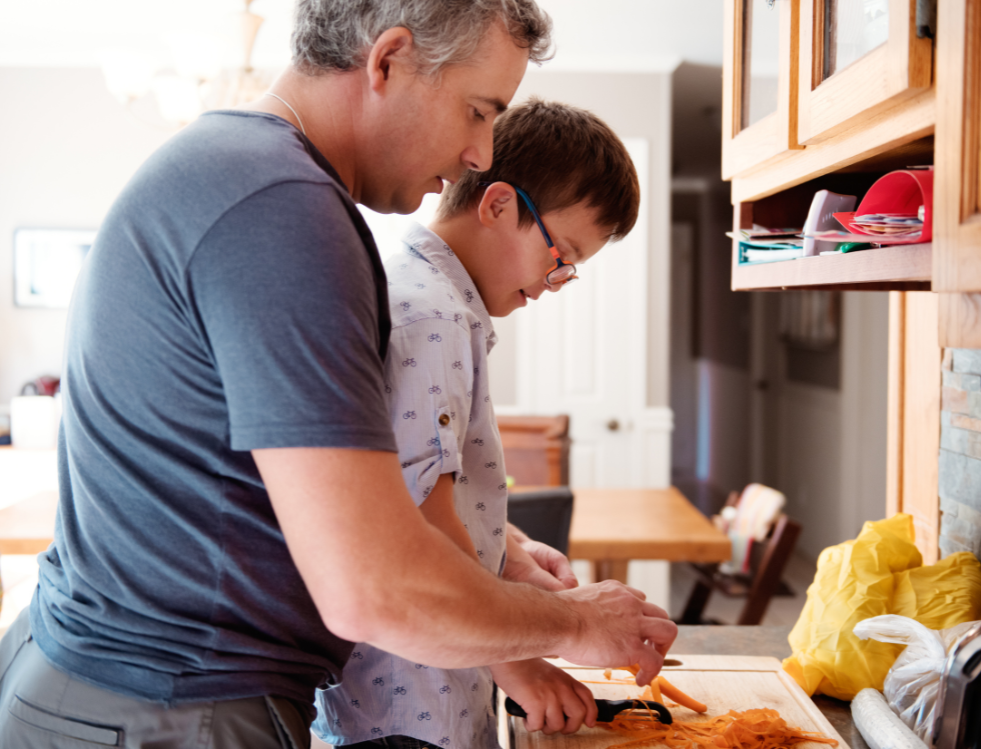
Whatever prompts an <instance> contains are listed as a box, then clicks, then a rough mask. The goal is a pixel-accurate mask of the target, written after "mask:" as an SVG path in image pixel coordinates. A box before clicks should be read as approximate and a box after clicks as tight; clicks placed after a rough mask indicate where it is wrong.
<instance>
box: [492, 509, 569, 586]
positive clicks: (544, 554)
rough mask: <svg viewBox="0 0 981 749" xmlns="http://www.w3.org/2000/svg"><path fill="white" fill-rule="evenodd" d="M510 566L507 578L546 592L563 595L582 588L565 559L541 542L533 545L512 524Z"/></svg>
mask: <svg viewBox="0 0 981 749" xmlns="http://www.w3.org/2000/svg"><path fill="white" fill-rule="evenodd" d="M507 544H508V546H507V549H508V555H507V563H506V564H505V566H504V573H503V577H504V579H505V580H510V581H512V582H519V583H528V584H530V585H534V586H535V587H536V588H542V589H543V590H551V591H555V592H557V591H560V590H567V589H569V588H575V587H576V586H578V585H579V581H578V580H577V579H576V576H575V574H574V573H573V572H572V566H571V565H570V564H569V560H568V559H566V557H565V555H564V554H563V553H562V552H560V551H558V550H557V549H553V548H552V547H551V546H547V545H545V544H543V543H540V542H538V541H532V540H531V539H530V538H528V536H527V535H526V534H525V533H524V532H523V531H521V530H520V529H519V528H517V527H515V526H513V525H511V524H510V523H508V533H507Z"/></svg>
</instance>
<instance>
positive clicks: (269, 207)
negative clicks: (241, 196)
mask: <svg viewBox="0 0 981 749" xmlns="http://www.w3.org/2000/svg"><path fill="white" fill-rule="evenodd" d="M336 190H337V188H336V187H334V186H332V185H329V184H316V183H306V182H291V183H284V184H280V185H276V186H274V187H270V188H267V189H266V190H263V191H262V192H259V193H257V194H255V195H253V196H251V197H250V198H248V199H247V200H245V201H243V202H242V203H240V204H238V205H237V206H236V207H235V208H233V209H232V210H231V211H229V212H228V213H227V214H226V215H225V216H224V217H223V218H222V219H221V220H220V221H219V222H217V223H216V225H215V226H214V227H213V228H212V229H211V230H210V231H209V233H208V234H207V236H206V237H205V238H204V239H203V240H202V242H201V244H200V246H199V247H198V248H197V250H196V251H195V254H194V256H193V257H192V259H191V261H190V262H189V263H188V266H187V270H186V274H185V281H186V283H187V298H188V300H189V302H188V304H189V307H190V309H189V310H188V314H189V315H190V316H191V317H192V319H193V324H196V325H197V327H198V329H199V331H200V334H201V335H202V336H203V337H204V338H205V348H206V350H209V351H210V352H211V355H212V356H213V359H214V365H215V367H216V368H217V370H218V373H219V377H220V380H221V384H222V387H223V389H224V397H225V399H226V402H227V404H228V413H229V425H228V429H229V438H230V442H231V447H232V449H234V450H252V449H256V448H264V447H351V448H360V449H371V450H386V451H394V450H395V442H394V438H393V436H392V430H391V426H390V423H389V417H388V409H387V405H386V400H385V390H384V380H383V362H382V358H381V357H382V354H381V350H382V347H381V332H380V329H379V293H380V294H381V299H382V300H384V299H385V298H386V297H385V292H384V284H385V280H384V277H383V276H382V277H381V278H380V279H379V278H377V277H376V271H375V270H374V269H373V264H372V262H371V257H370V255H369V249H368V248H367V247H366V246H365V244H364V242H363V241H362V239H361V237H360V236H359V234H358V231H357V229H356V228H355V225H354V219H353V218H352V216H351V215H350V213H349V210H350V211H355V210H356V209H355V208H353V207H350V206H348V205H346V203H345V201H344V200H342V198H341V197H340V196H339V195H338V193H337V192H336ZM370 251H371V252H374V248H372V249H371V250H370ZM379 272H380V271H379ZM379 288H381V289H382V291H381V292H379ZM386 313H387V311H386ZM386 328H387V326H386Z"/></svg>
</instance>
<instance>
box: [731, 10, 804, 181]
mask: <svg viewBox="0 0 981 749" xmlns="http://www.w3.org/2000/svg"><path fill="white" fill-rule="evenodd" d="M799 8H800V4H799V0H732V1H731V2H728V3H726V9H725V31H724V34H725V35H724V51H723V61H724V63H723V76H724V80H725V85H724V86H723V98H722V178H723V179H730V178H731V177H732V176H733V175H736V174H739V173H741V172H744V171H746V170H748V169H753V168H755V167H758V166H760V165H761V164H765V163H766V162H768V161H769V160H771V159H772V158H773V157H775V156H779V155H781V154H784V153H787V152H788V151H792V150H795V149H797V148H798V145H797V64H798V49H797V47H798V38H799V30H798V26H799V18H800V14H799ZM774 51H775V52H776V54H774Z"/></svg>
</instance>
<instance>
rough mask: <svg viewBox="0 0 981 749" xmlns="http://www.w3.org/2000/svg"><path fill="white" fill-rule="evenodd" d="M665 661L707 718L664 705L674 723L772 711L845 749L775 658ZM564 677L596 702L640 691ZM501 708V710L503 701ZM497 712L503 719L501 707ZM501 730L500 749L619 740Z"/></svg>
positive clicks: (518, 727) (566, 747) (551, 748)
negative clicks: (578, 684)
mask: <svg viewBox="0 0 981 749" xmlns="http://www.w3.org/2000/svg"><path fill="white" fill-rule="evenodd" d="M671 657H672V658H674V659H677V660H679V661H681V664H682V665H679V666H674V667H668V668H666V669H665V671H664V674H665V676H666V677H667V678H668V679H669V680H670V681H671V683H672V684H674V685H675V686H676V687H678V688H679V689H681V690H682V691H684V692H686V693H688V694H689V695H691V696H692V697H694V698H695V699H698V700H701V701H702V702H704V703H705V704H707V705H708V706H709V710H708V712H707V713H705V714H704V715H699V714H698V713H694V712H692V711H691V710H689V709H687V708H683V707H680V706H675V705H674V704H673V703H671V702H670V701H668V703H667V704H668V707H669V708H670V710H671V714H672V715H673V716H674V718H675V720H684V721H697V720H706V719H708V718H711V717H715V716H717V715H724V714H726V713H727V712H729V710H751V709H754V708H772V709H775V710H777V712H779V713H780V715H781V717H783V718H784V719H785V720H786V721H787V722H788V723H789V724H791V725H794V726H797V727H799V728H802V729H804V730H808V731H820V732H821V733H823V734H825V735H826V736H830V737H831V738H834V739H837V740H838V742H839V744H838V746H839V749H848V745H847V744H846V743H845V742H844V740H843V739H842V738H841V736H840V735H839V734H838V733H837V732H836V731H835V729H834V728H833V727H832V726H831V724H830V723H829V722H828V720H827V719H826V718H825V717H824V716H823V715H822V714H821V711H820V710H818V708H817V707H816V706H815V704H814V702H813V701H812V700H811V699H810V698H809V697H808V696H807V695H806V694H804V692H803V691H802V690H801V688H800V687H799V686H797V684H796V682H794V680H793V679H791V678H790V676H788V675H787V674H786V673H785V672H784V671H783V670H782V669H781V668H780V662H779V661H778V660H777V659H776V658H767V657H753V656H699V655H684V654H681V655H674V654H672V656H671ZM570 673H572V674H573V675H574V676H575V677H576V678H577V679H579V680H580V681H583V682H585V683H586V686H587V687H589V689H590V691H592V693H593V694H594V695H595V696H596V697H597V698H603V699H634V698H637V697H639V696H640V693H641V691H642V690H641V689H640V687H638V686H636V685H635V684H633V683H632V682H630V683H616V682H617V681H618V680H619V679H620V677H623V680H624V681H626V680H627V679H628V678H630V673H629V672H627V671H614V672H613V679H614V681H612V682H610V681H607V680H606V679H605V678H604V676H603V671H602V670H601V669H581V668H574V669H570ZM593 682H600V683H593ZM501 704H502V706H503V697H502V703H501ZM501 712H502V713H503V707H502V708H501ZM502 727H505V728H506V729H507V730H505V731H504V733H503V734H502V736H501V742H502V745H503V746H505V748H506V749H606V748H607V747H612V746H615V745H616V744H619V743H623V741H624V740H625V739H624V738H623V737H622V736H619V735H617V734H614V733H611V732H610V731H608V730H606V729H604V728H602V727H596V728H583V729H581V730H580V731H578V732H577V733H575V734H572V735H570V736H563V735H560V734H557V735H553V736H545V735H544V734H542V733H540V732H538V733H529V732H528V731H526V730H525V728H524V721H522V720H520V719H517V720H515V719H510V720H509V721H507V722H506V724H505V721H502ZM651 746H652V747H654V746H658V745H657V744H651ZM798 746H799V747H801V749H812V748H817V747H824V745H822V744H817V743H814V742H805V743H802V744H799V745H798Z"/></svg>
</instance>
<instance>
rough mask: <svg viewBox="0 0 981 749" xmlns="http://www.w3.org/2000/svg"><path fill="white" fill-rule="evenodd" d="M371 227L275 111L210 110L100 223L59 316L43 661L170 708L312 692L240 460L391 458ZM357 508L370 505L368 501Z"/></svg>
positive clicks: (40, 633) (291, 606)
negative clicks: (280, 452)
mask: <svg viewBox="0 0 981 749" xmlns="http://www.w3.org/2000/svg"><path fill="white" fill-rule="evenodd" d="M389 329H390V322H389V315H388V300H387V294H386V286H385V276H384V270H383V268H382V265H381V261H380V259H379V257H378V252H377V249H376V247H375V244H374V241H373V240H372V238H371V233H370V231H369V230H368V227H367V225H366V224H365V223H364V221H363V220H362V218H361V216H360V214H359V213H358V210H357V208H356V207H355V205H354V203H353V201H352V200H351V198H350V196H349V195H348V193H347V192H346V190H345V188H344V186H343V184H342V183H341V181H340V179H339V178H338V176H337V175H336V173H335V172H334V170H333V169H332V167H331V166H330V164H328V163H327V161H326V160H325V159H324V157H323V156H322V155H321V154H320V153H319V152H318V151H317V150H316V148H315V147H314V146H313V145H312V144H311V143H310V142H309V141H308V140H307V139H306V138H304V137H303V136H302V135H301V134H300V133H299V132H298V131H296V130H295V129H294V128H293V127H292V126H291V125H290V124H289V123H287V122H286V121H284V120H281V119H279V118H278V117H274V116H272V115H265V114H259V113H247V112H213V113H209V114H206V115H204V116H203V117H201V118H200V119H199V120H198V121H197V122H196V123H195V124H193V125H191V126H189V127H188V128H186V129H185V130H184V131H183V132H182V133H180V134H179V135H178V136H176V137H175V138H173V139H172V140H171V141H170V142H169V143H167V144H166V145H165V146H163V147H162V148H161V149H160V150H159V151H157V152H156V153H155V154H154V155H153V156H152V157H151V158H150V159H149V160H148V161H147V162H146V164H144V165H143V166H142V167H141V169H140V170H139V171H138V172H137V173H136V175H135V176H134V177H133V179H132V180H131V181H130V183H129V184H128V185H127V187H126V188H125V189H124V190H123V192H122V194H121V195H120V197H119V198H118V200H117V201H116V203H115V204H114V206H113V207H112V209H111V210H110V212H109V214H108V216H107V217H106V219H105V221H104V223H103V224H102V226H101V227H100V229H99V233H98V236H97V237H96V241H95V244H94V245H93V247H92V250H91V252H90V254H89V257H88V258H87V260H86V264H85V267H84V269H83V271H82V274H81V276H80V277H79V280H78V285H77V287H76V290H75V295H74V298H73V300H72V308H71V312H70V315H69V322H68V331H67V346H66V365H65V378H64V380H63V382H64V383H65V386H66V387H65V389H66V392H65V395H64V399H65V402H64V420H63V426H62V433H61V439H60V441H59V449H58V453H59V467H60V478H61V500H60V504H59V509H58V521H57V527H56V530H55V542H54V544H53V545H52V547H51V548H50V549H49V550H48V551H47V552H46V553H44V554H42V555H41V557H40V562H41V576H40V585H39V588H38V592H37V594H36V595H35V597H34V601H33V602H32V606H31V626H32V629H33V634H34V637H35V639H36V640H37V642H38V645H39V646H40V647H41V649H42V651H43V652H44V653H45V655H46V656H47V657H48V658H49V659H50V660H51V661H52V662H53V664H54V665H55V666H57V667H58V668H60V669H61V670H63V671H66V672H68V673H70V674H72V675H74V676H76V677H78V678H80V679H83V680H85V681H88V682H91V683H94V684H96V685H98V686H101V687H104V688H107V689H111V690H114V691H118V692H122V693H124V694H128V695H131V696H136V697H142V698H145V699H149V700H154V701H162V702H164V703H168V704H176V703H181V702H188V701H204V700H213V699H235V698H240V697H252V696H259V695H263V694H278V695H282V696H285V697H290V698H293V699H298V700H302V701H305V702H311V703H312V701H313V695H314V689H315V687H317V686H318V685H322V684H327V683H331V682H335V681H337V679H338V675H339V672H340V668H341V667H342V666H343V664H344V662H345V660H346V659H347V657H348V655H349V653H350V649H351V644H350V643H348V642H345V641H343V640H340V639H339V638H337V637H335V636H334V635H332V634H331V633H330V632H329V631H328V630H327V629H326V627H325V626H324V625H323V623H322V621H321V618H320V616H319V614H318V613H317V610H316V608H315V606H314V603H313V600H312V599H311V597H310V594H309V592H308V591H307V589H306V587H305V586H304V584H303V581H302V580H301V578H300V576H299V573H298V571H297V569H296V567H295V565H294V564H293V561H292V559H291V558H290V555H289V552H288V550H287V548H286V545H285V542H284V540H283V535H282V531H281V530H280V528H279V525H278V523H277V522H276V518H275V515H274V513H273V510H272V506H271V504H270V501H269V496H268V494H267V493H266V490H265V487H264V486H263V483H262V480H261V478H260V476H259V473H258V471H257V469H256V466H255V462H254V461H253V460H252V456H251V453H250V452H249V451H250V450H252V449H255V448H268V447H301V446H307V447H345V448H358V449H370V450H385V451H392V452H394V451H395V450H396V446H395V441H394V439H393V436H392V430H391V426H390V423H389V418H388V411H387V407H386V401H385V392H384V383H383V369H382V367H383V361H384V358H385V352H386V347H387V343H388V335H389ZM365 501H371V500H370V498H365Z"/></svg>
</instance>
